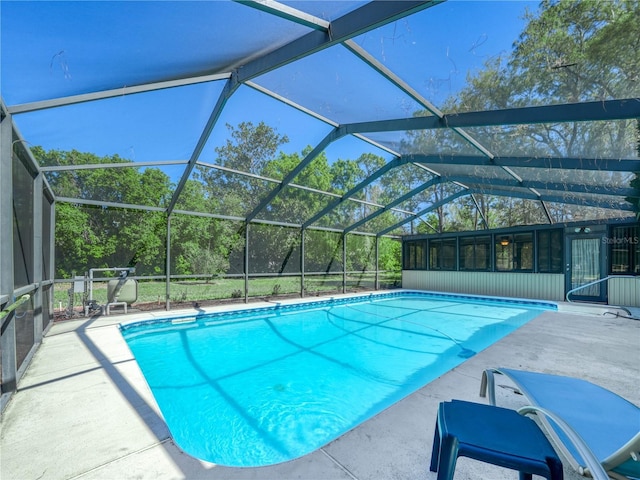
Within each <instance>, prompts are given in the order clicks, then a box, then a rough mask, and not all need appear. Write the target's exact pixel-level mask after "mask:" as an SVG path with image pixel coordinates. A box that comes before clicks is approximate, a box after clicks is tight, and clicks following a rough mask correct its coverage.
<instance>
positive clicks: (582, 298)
mask: <svg viewBox="0 0 640 480" xmlns="http://www.w3.org/2000/svg"><path fill="white" fill-rule="evenodd" d="M580 230H581V231H580V232H571V233H567V234H565V275H564V278H565V297H566V295H567V293H568V292H569V291H571V290H572V289H573V288H574V287H573V285H572V281H571V280H572V269H573V265H572V245H573V241H574V240H593V239H598V246H599V249H600V251H599V259H598V266H599V269H600V275H599V279H604V278H606V277H607V276H608V274H607V246H606V244H605V243H604V242H603V238H604V237H605V236H606V232H603V231H595V232H592V231H591V230H590V229H589V228H588V227H587V228H582V229H580ZM586 283H588V282H586ZM598 286H599V288H600V294H599V295H597V296H596V295H581V294H580V291H579V290H578V291H577V292H575V293H572V294H571V297H570V300H571V301H572V302H594V303H605V304H606V303H608V296H607V282H606V281H603V282H600V283H599V284H598Z"/></svg>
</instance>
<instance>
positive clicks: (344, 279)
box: [342, 233, 347, 293]
mask: <svg viewBox="0 0 640 480" xmlns="http://www.w3.org/2000/svg"><path fill="white" fill-rule="evenodd" d="M342 293H347V234H346V233H343V234H342Z"/></svg>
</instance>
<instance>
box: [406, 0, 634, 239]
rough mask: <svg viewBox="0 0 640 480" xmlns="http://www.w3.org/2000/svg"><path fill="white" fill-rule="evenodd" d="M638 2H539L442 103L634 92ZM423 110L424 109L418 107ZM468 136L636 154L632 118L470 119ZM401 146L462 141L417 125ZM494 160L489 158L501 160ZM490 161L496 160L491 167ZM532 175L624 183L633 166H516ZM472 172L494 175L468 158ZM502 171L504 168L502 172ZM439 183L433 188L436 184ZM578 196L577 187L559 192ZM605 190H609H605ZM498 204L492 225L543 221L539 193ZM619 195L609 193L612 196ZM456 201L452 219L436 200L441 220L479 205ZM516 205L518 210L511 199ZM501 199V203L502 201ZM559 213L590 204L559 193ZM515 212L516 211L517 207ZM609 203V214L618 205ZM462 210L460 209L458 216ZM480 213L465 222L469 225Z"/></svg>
mask: <svg viewBox="0 0 640 480" xmlns="http://www.w3.org/2000/svg"><path fill="white" fill-rule="evenodd" d="M638 18H640V4H639V3H638V2H635V1H628V0H619V1H611V2H600V1H595V0H587V1H582V2H574V1H566V0H543V1H542V2H541V3H540V6H539V9H538V10H537V11H536V12H531V11H527V13H526V14H525V20H526V21H527V24H526V26H525V28H524V30H523V32H522V33H521V35H520V36H519V38H518V40H517V41H516V42H515V44H514V49H513V51H512V53H511V55H510V56H508V57H506V56H500V57H496V58H492V59H490V60H488V61H487V62H486V63H485V65H484V68H483V69H482V70H481V71H480V72H478V73H476V74H475V75H472V76H469V77H468V79H467V87H466V88H464V89H462V90H461V91H460V92H458V93H457V94H456V96H455V97H451V98H449V99H448V101H447V102H446V103H445V106H444V108H443V109H444V110H445V111H447V112H460V111H480V110H492V109H504V108H513V107H523V106H535V105H543V104H545V105H547V104H549V103H571V102H583V101H596V100H606V99H611V98H629V97H638V96H640V77H639V76H638V75H639V74H638V72H640V22H638ZM418 114H420V113H418ZM473 136H474V137H475V138H476V139H478V140H479V141H480V143H481V144H482V145H484V146H485V147H486V148H488V149H489V150H490V151H491V152H493V153H494V154H496V155H503V156H507V155H514V156H555V157H578V158H604V157H609V158H627V157H629V156H632V155H633V150H634V148H635V146H634V126H633V122H632V121H615V122H599V123H597V124H596V123H594V122H573V123H558V124H532V125H512V126H500V127H483V128H474V129H473ZM405 147H406V148H408V149H410V150H404V151H419V152H422V153H445V154H446V153H448V152H449V151H451V152H452V153H454V154H465V153H474V152H473V151H467V150H466V148H467V147H464V146H462V147H461V144H460V142H459V139H457V138H455V137H454V136H448V137H445V136H443V135H440V134H439V133H437V132H413V133H412V134H411V135H410V136H408V138H407V145H406V146H405ZM497 168H498V167H495V169H497ZM495 169H494V170H495ZM513 170H514V171H515V172H516V173H517V174H519V175H520V176H522V177H526V178H527V179H531V180H541V181H545V180H546V181H553V182H557V183H562V182H565V183H567V184H569V183H581V184H584V185H587V186H589V185H609V186H621V187H626V186H629V176H628V175H625V174H621V173H620V172H605V171H602V172H597V171H596V172H593V171H580V170H575V169H565V170H561V169H556V170H554V171H552V172H549V171H546V170H540V169H530V168H526V167H524V166H523V167H518V168H513ZM467 173H468V174H473V175H477V176H479V177H480V178H483V177H488V178H491V177H492V176H493V175H494V173H492V171H491V170H490V169H487V168H485V167H481V168H476V169H474V168H471V167H470V168H469V169H468V172H467ZM499 173H501V174H502V172H499ZM453 189H454V187H452V186H450V185H445V186H441V187H438V188H434V189H433V190H434V198H433V199H434V200H436V198H438V196H439V197H442V196H446V194H448V193H450V192H451V191H453ZM436 192H437V193H436ZM564 195H566V198H567V199H568V200H570V199H571V197H575V198H578V199H579V198H580V197H579V195H578V194H572V193H571V192H569V193H565V194H564ZM604 198H607V197H604ZM490 203H492V204H493V205H495V207H496V208H500V210H501V211H502V212H503V214H501V215H500V216H499V217H496V216H492V218H491V221H492V222H496V225H501V226H508V225H516V224H521V223H537V222H541V221H546V220H545V216H544V215H543V210H542V209H541V206H540V204H539V202H530V201H514V200H512V199H509V198H502V199H495V200H491V202H490ZM616 203H617V199H616V198H611V206H612V207H613V206H615V205H616ZM456 204H457V205H458V209H457V212H456V213H457V215H458V218H457V219H452V218H451V217H452V216H451V215H449V216H448V218H447V219H445V217H444V215H443V214H444V212H442V211H440V209H439V210H438V211H437V212H435V213H436V216H435V217H434V219H435V220H437V221H438V223H439V224H440V223H441V222H445V223H449V226H448V227H447V226H446V225H440V226H439V227H438V229H439V230H445V229H447V228H451V227H452V226H454V225H452V221H453V223H454V224H456V223H458V224H459V225H455V226H456V228H457V227H458V226H460V227H462V226H463V225H466V224H468V222H467V220H468V219H470V218H472V214H471V212H463V210H469V209H473V208H475V205H474V204H473V203H472V202H468V201H466V200H465V199H464V197H462V198H461V199H459V200H458V201H457V202H456ZM514 205H517V207H518V211H517V212H516V211H514V210H513V209H512V207H513V206H514ZM503 207H505V208H504V209H503ZM548 207H549V210H551V212H552V215H554V216H555V217H556V218H555V220H557V221H564V220H572V219H573V220H577V219H583V218H589V216H591V215H592V214H593V212H592V210H591V209H589V208H588V207H583V206H580V205H572V204H569V203H559V204H556V205H548ZM514 214H515V215H514ZM618 214H619V213H618V212H617V211H616V210H611V211H609V212H608V215H618ZM463 219H466V220H464V221H463ZM473 225H477V223H475V222H474V223H472V224H469V226H473Z"/></svg>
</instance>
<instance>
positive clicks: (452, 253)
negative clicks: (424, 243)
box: [429, 238, 456, 270]
mask: <svg viewBox="0 0 640 480" xmlns="http://www.w3.org/2000/svg"><path fill="white" fill-rule="evenodd" d="M429 268H430V269H431V270H455V269H456V239H455V238H451V239H447V240H431V241H430V242H429Z"/></svg>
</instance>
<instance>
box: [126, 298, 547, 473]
mask: <svg viewBox="0 0 640 480" xmlns="http://www.w3.org/2000/svg"><path fill="white" fill-rule="evenodd" d="M554 308H556V306H555V305H552V304H545V303H542V302H509V301H497V300H494V299H491V300H483V299H480V298H476V297H463V296H454V295H446V296H438V295H434V294H422V293H416V292H402V293H393V294H384V295H370V296H366V297H355V298H351V299H349V300H348V301H345V300H336V301H321V302H314V303H307V304H303V305H291V306H284V305H279V306H275V307H269V308H259V309H253V310H251V309H250V310H244V311H242V312H233V313H224V314H223V313H217V314H212V315H211V314H210V315H206V314H203V315H198V316H197V317H193V316H192V317H182V318H172V319H164V320H153V321H145V322H136V323H132V324H127V325H121V326H120V329H121V332H122V334H123V336H124V338H125V340H126V341H127V343H128V345H129V347H130V349H131V351H132V352H133V354H134V356H135V358H136V361H137V362H138V364H139V366H140V368H141V369H142V372H143V374H144V376H145V378H146V380H147V382H148V384H149V386H150V388H151V391H152V392H153V395H154V397H155V399H156V401H157V403H158V405H159V407H160V410H161V411H162V414H163V416H164V419H165V421H166V422H167V425H168V427H169V430H170V431H171V434H172V436H173V439H174V441H175V442H176V443H177V444H178V445H179V446H180V447H181V448H182V449H183V450H184V451H185V452H187V453H189V454H190V455H193V456H195V457H197V458H200V459H202V460H206V461H209V462H213V463H217V464H221V465H227V466H238V467H252V466H263V465H270V464H275V463H279V462H283V461H287V460H291V459H293V458H297V457H299V456H302V455H305V454H307V453H310V452H312V451H313V450H316V449H317V448H320V447H322V446H323V445H325V444H327V443H328V442H330V441H331V440H333V439H335V438H336V437H338V436H340V435H341V434H343V433H345V432H347V431H348V430H350V429H352V428H353V427H355V426H357V425H358V424H360V423H361V422H363V421H364V420H367V419H368V418H370V417H372V416H373V415H375V414H376V413H378V412H380V411H382V410H383V409H385V408H387V407H389V406H390V405H392V404H394V403H396V402H397V401H399V400H400V399H402V398H404V397H406V396H407V395H409V394H410V393H412V392H414V391H416V390H417V389H419V388H421V387H423V386H424V385H426V384H427V383H429V382H430V381H432V380H434V379H435V378H437V377H438V376H440V375H442V374H443V373H445V372H447V371H448V370H450V369H452V368H454V367H455V366H457V365H459V364H461V363H462V362H464V361H465V360H466V359H468V358H470V357H471V356H473V355H474V354H475V353H476V352H479V351H480V350H483V349H484V348H486V347H488V346H489V345H491V344H492V343H494V342H495V341H497V340H499V339H500V338H502V337H504V336H505V335H507V334H508V333H510V332H512V331H513V330H515V329H516V328H518V327H520V326H522V325H523V324H525V323H526V322H528V321H529V320H531V319H532V318H534V317H535V316H537V315H538V314H540V313H541V312H542V311H543V310H549V309H554Z"/></svg>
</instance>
